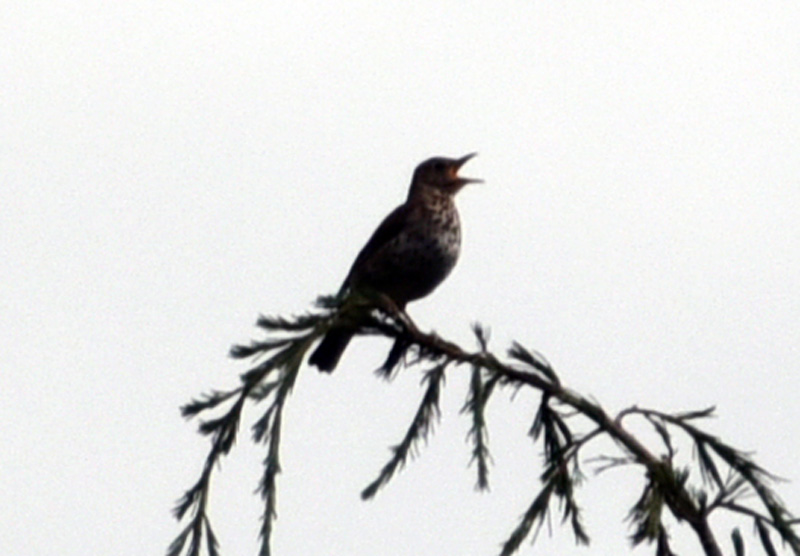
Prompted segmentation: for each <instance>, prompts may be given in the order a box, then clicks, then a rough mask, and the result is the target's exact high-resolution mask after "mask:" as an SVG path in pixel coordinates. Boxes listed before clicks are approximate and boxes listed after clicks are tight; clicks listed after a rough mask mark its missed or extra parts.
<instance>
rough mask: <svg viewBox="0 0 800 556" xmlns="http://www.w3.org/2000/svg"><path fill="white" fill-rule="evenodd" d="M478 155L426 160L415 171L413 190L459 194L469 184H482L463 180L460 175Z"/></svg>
mask: <svg viewBox="0 0 800 556" xmlns="http://www.w3.org/2000/svg"><path fill="white" fill-rule="evenodd" d="M477 154H478V153H470V154H468V155H466V156H462V157H461V158H444V157H440V156H437V157H434V158H430V159H428V160H426V161H425V162H423V163H421V164H420V165H419V166H417V169H416V170H414V178H413V179H412V181H411V185H412V189H413V188H420V187H421V188H433V189H438V190H441V191H444V192H446V193H449V194H455V193H457V192H458V191H459V190H460V189H461V188H462V187H464V186H465V185H467V184H468V183H481V182H482V181H483V180H479V179H475V178H463V177H461V176H459V175H458V171H459V169H460V168H461V167H462V166H463V165H464V164H466V162H467V161H468V160H469V159H471V158H473V157H474V156H476V155H477Z"/></svg>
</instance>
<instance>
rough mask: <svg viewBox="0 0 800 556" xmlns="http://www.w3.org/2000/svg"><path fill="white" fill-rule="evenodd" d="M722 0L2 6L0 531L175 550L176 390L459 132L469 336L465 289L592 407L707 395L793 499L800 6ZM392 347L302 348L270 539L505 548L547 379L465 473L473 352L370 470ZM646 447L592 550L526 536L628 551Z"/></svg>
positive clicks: (441, 301) (480, 311) (346, 242)
mask: <svg viewBox="0 0 800 556" xmlns="http://www.w3.org/2000/svg"><path fill="white" fill-rule="evenodd" d="M731 4H732V3H730V2H722V1H719V2H717V1H710V2H688V1H687V2H683V1H678V2H669V3H659V4H658V5H656V4H647V3H641V2H617V3H614V4H613V6H612V5H608V3H597V2H567V3H564V2H559V3H555V2H550V3H544V2H508V3H506V4H505V5H502V6H499V5H498V4H497V3H490V2H439V3H416V4H415V3H408V2H402V3H401V2H387V3H376V2H348V3H330V4H328V5H324V6H319V5H317V6H312V5H307V3H298V2H277V1H273V2H269V1H267V2H265V1H259V2H214V3H208V2H195V1H192V2H162V1H159V2H136V3H132V2H117V3H109V2H95V1H91V2H82V3H80V4H75V3H68V2H19V3H14V4H9V5H8V6H7V7H6V8H5V9H4V10H3V11H4V15H3V18H2V21H0V168H2V172H1V174H0V175H2V188H0V203H2V205H1V206H2V214H3V216H2V218H0V233H1V234H2V238H3V239H2V255H3V257H2V258H3V264H2V272H1V277H0V328H1V329H2V336H3V346H4V347H3V349H2V350H1V351H0V368H2V375H1V376H2V378H0V386H1V387H2V392H3V395H2V403H1V404H0V420H2V422H3V423H4V425H3V426H2V427H1V428H0V445H2V446H3V454H4V456H3V458H2V473H0V492H2V493H3V500H4V504H3V505H2V509H0V523H2V525H0V553H2V554H7V555H12V556H14V555H19V556H30V555H39V554H42V555H43V554H54V553H58V554H65V555H72V554H74V555H78V554H80V555H85V554H130V555H140V554H160V553H162V552H163V551H164V550H165V548H166V546H167V545H168V543H169V542H170V541H171V540H172V538H173V537H174V535H175V534H176V533H177V532H178V526H177V524H176V523H175V522H174V521H173V519H172V517H171V516H170V514H169V510H170V508H171V507H172V505H173V502H174V501H175V499H177V498H178V497H179V496H180V494H181V493H182V492H183V490H184V489H185V488H187V487H189V486H190V485H191V484H192V483H193V482H194V480H195V479H196V476H197V475H198V473H199V472H200V466H201V462H202V458H203V457H204V455H205V452H206V449H207V444H206V441H205V440H204V439H201V438H200V437H199V436H198V435H196V434H195V432H194V431H195V425H194V424H193V423H191V424H187V423H185V422H183V421H182V420H181V418H180V417H179V414H178V407H179V406H180V405H181V404H183V403H185V402H186V401H188V400H189V399H190V398H192V397H193V396H196V395H197V394H199V393H200V392H202V391H206V390H209V389H210V388H215V387H216V388H225V387H230V386H233V385H234V384H235V383H236V380H237V375H238V373H240V372H242V371H244V370H245V369H246V367H245V366H244V365H242V364H236V363H234V362H231V361H229V360H228V359H227V358H226V352H227V349H228V347H229V346H230V344H232V343H235V342H242V341H247V340H248V339H250V338H251V337H252V336H253V334H256V330H255V329H254V328H253V327H252V323H253V322H254V320H255V318H256V316H257V314H258V313H259V312H265V313H272V314H289V313H297V312H301V311H304V310H306V309H307V308H308V307H309V303H310V302H311V301H312V300H313V299H314V298H315V296H316V295H318V294H320V293H330V292H333V291H334V290H335V289H336V288H337V287H338V286H339V284H340V282H341V280H342V278H343V276H344V274H345V273H346V271H347V269H348V267H349V265H350V262H351V261H352V259H353V257H354V256H355V254H356V253H357V251H358V249H359V248H360V247H361V245H362V244H363V243H364V241H366V239H367V237H368V236H369V234H370V233H371V232H372V230H373V229H374V227H375V226H376V225H377V224H378V222H379V221H380V219H381V218H382V217H383V216H384V215H385V214H386V213H387V212H388V211H389V210H391V209H392V208H393V207H394V206H395V205H396V204H398V203H399V202H400V201H401V200H402V199H403V197H404V196H405V193H406V187H407V184H408V181H409V179H410V175H411V172H412V170H413V168H414V166H415V165H416V164H417V163H418V162H419V161H421V160H423V159H424V158H427V157H428V156H431V155H449V156H457V155H462V154H465V153H467V152H470V151H479V152H480V156H479V157H478V158H477V159H475V160H474V161H472V162H470V164H469V166H468V170H469V171H468V175H470V176H478V177H482V178H484V179H485V180H486V184H485V185H482V186H479V187H478V186H476V187H472V188H469V189H467V190H465V191H464V192H463V193H462V194H461V195H460V197H459V207H460V210H461V216H462V222H463V226H464V245H463V251H462V258H461V261H460V262H459V265H458V267H457V268H456V270H455V272H454V273H453V275H452V276H451V277H450V278H449V279H448V281H447V282H446V283H445V284H444V285H443V286H442V287H441V288H440V289H439V290H437V292H436V293H435V294H434V295H433V296H431V297H430V298H429V299H426V300H424V301H421V302H418V303H416V304H413V305H411V307H410V312H411V314H412V316H413V317H414V318H415V319H417V321H418V323H419V324H420V325H421V326H422V327H425V328H433V329H435V330H437V331H438V332H439V333H440V334H442V335H445V336H447V337H449V338H452V339H454V340H456V341H459V342H462V343H464V344H465V345H467V346H470V345H473V344H472V342H473V340H472V337H471V333H470V331H469V325H470V323H471V322H473V321H475V320H478V321H480V322H483V323H484V324H486V325H488V326H490V327H491V329H492V334H493V336H492V346H493V347H494V349H495V350H497V351H498V352H502V351H503V350H505V348H506V347H507V345H508V343H509V342H510V340H511V339H516V340H519V341H520V342H522V343H524V344H525V345H527V346H529V347H531V348H535V349H538V350H540V351H541V352H543V353H544V354H545V355H546V356H547V357H548V358H549V359H550V361H551V362H552V363H553V364H554V365H555V367H556V369H557V370H558V371H559V372H560V374H561V376H562V379H563V380H564V381H565V382H566V383H567V384H569V385H571V386H572V387H573V388H575V389H576V390H578V391H580V392H582V393H585V394H587V395H592V396H594V397H595V398H596V399H597V400H598V401H600V402H601V403H602V404H604V405H605V407H606V408H607V409H609V410H611V411H616V410H620V409H622V408H625V407H627V406H630V405H632V404H639V405H642V406H648V407H655V408H660V409H665V410H678V409H695V408H702V407H706V406H709V405H716V406H717V407H718V411H719V418H717V419H716V420H714V421H713V422H710V423H708V426H709V427H711V429H712V430H713V431H715V432H717V433H719V434H720V435H721V436H722V437H723V438H724V439H726V440H728V441H730V442H732V443H734V444H735V445H736V446H738V447H741V448H742V449H746V450H753V451H755V452H756V457H757V460H758V461H759V462H760V463H762V464H763V465H765V466H766V467H767V468H768V469H770V470H772V471H774V472H775V473H777V474H779V475H781V476H784V477H787V478H789V479H791V480H792V482H790V483H787V484H782V485H780V486H779V492H780V493H781V495H782V496H783V498H784V500H785V502H786V503H787V504H788V505H789V506H790V507H791V508H794V509H795V510H796V511H800V486H798V484H799V483H798V481H800V465H798V462H797V456H798V444H797V439H798V437H800V410H798V406H797V392H798V391H800V372H799V371H800V369H799V367H800V352H799V351H798V347H797V346H798V343H799V342H798V340H800V337H799V336H800V334H798V331H800V301H799V300H798V299H799V298H798V287H799V286H800V260H798V256H797V255H798V247H800V246H799V245H798V243H800V224H798V214H800V155H798V153H799V152H800V109H798V101H799V100H800V71H798V69H799V68H800V41H798V31H797V30H798V29H800V6H798V4H797V3H796V2H779V1H766V2H765V1H760V2H736V3H734V4H735V5H731ZM386 349H387V345H386V342H385V341H379V340H375V339H362V340H359V341H357V342H356V343H355V344H354V345H353V346H352V347H351V348H350V349H349V350H348V352H347V354H346V355H345V358H344V360H343V361H342V363H341V365H340V366H339V368H338V369H337V371H336V373H335V374H333V375H332V376H322V375H320V374H318V373H317V372H316V370H314V369H304V371H303V373H302V375H301V377H300V380H299V382H298V384H297V386H296V388H295V391H294V393H293V395H292V398H291V400H290V403H289V407H288V409H287V415H286V425H285V431H284V443H283V448H282V454H283V463H284V473H283V475H281V476H280V477H279V499H278V502H279V519H278V521H277V523H276V528H277V529H276V533H275V538H274V548H275V552H276V554H281V555H283V554H310V555H317V554H319V555H328V554H333V555H339V554H344V555H374V554H382V555H387V556H392V555H398V556H399V555H406V554H458V555H462V554H463V555H478V554H492V553H493V552H494V551H495V550H496V548H497V547H498V545H499V543H500V542H501V541H502V540H504V539H505V537H506V536H507V535H508V534H509V533H510V531H511V529H512V527H513V526H515V525H516V522H517V519H518V517H519V516H520V514H521V513H522V512H523V511H524V509H525V508H526V507H527V505H528V504H529V503H530V501H531V499H532V498H533V496H534V495H535V493H536V491H537V477H538V475H539V472H540V465H539V462H540V459H539V447H535V448H534V447H532V446H531V444H530V442H529V440H528V439H527V438H526V436H525V433H526V430H527V428H528V426H529V425H530V421H531V419H532V418H533V411H534V407H535V402H536V398H535V397H534V396H532V395H531V394H521V395H520V396H518V397H516V398H515V399H513V400H510V399H509V396H508V395H507V394H502V395H500V396H498V398H497V399H496V400H495V401H494V403H493V405H492V406H491V411H490V414H489V420H490V434H491V436H490V448H491V450H492V454H493V457H494V462H495V463H494V466H493V467H492V469H491V472H492V474H491V477H490V478H491V484H492V491H491V492H490V493H488V494H478V493H475V492H474V491H473V485H474V482H475V476H474V469H471V468H470V469H468V468H467V462H468V461H469V455H470V452H469V447H468V446H467V445H466V444H465V442H464V438H465V434H466V431H467V430H468V427H469V422H468V419H467V418H466V417H464V416H459V415H458V409H459V408H460V406H461V404H462V403H463V400H464V396H465V393H466V384H467V382H466V378H465V377H466V369H459V370H456V371H455V372H453V373H452V375H451V377H450V379H449V380H448V383H447V389H446V391H445V398H444V403H443V418H442V422H441V424H440V426H439V427H438V429H437V432H436V434H435V435H434V436H433V438H432V439H431V440H430V442H429V445H428V447H427V448H426V449H425V450H424V451H423V453H422V456H421V457H420V458H419V459H418V460H417V461H415V462H413V463H412V464H411V465H410V466H408V467H407V468H406V469H405V470H404V471H403V472H402V473H401V474H400V475H399V477H397V478H396V479H395V480H394V481H393V482H392V483H391V484H390V485H389V487H388V488H387V489H385V490H384V491H383V492H382V493H380V494H379V496H378V498H377V500H375V501H373V502H370V503H362V502H361V501H360V500H359V498H358V494H359V492H360V490H361V488H363V487H364V486H365V485H366V484H367V483H368V482H369V481H371V480H372V479H373V478H374V476H375V474H376V473H377V472H378V470H379V469H380V467H381V466H382V465H383V463H384V461H385V458H386V457H387V456H388V454H389V452H388V450H387V447H388V446H389V445H391V444H394V443H396V442H397V441H398V440H399V439H400V438H401V437H402V434H403V432H404V430H405V427H406V426H407V424H408V421H409V419H410V416H411V415H412V413H413V411H414V409H415V407H416V404H417V403H418V398H419V396H420V394H421V391H420V390H419V388H418V380H419V375H418V374H416V373H412V372H407V373H406V374H404V375H403V376H401V377H399V378H398V379H397V380H396V381H395V382H394V383H392V384H386V383H383V382H380V381H379V380H377V379H375V378H374V377H373V376H372V375H371V370H372V369H373V368H375V367H376V366H377V365H378V364H379V363H380V362H381V361H382V358H383V357H384V355H385V352H386ZM246 438H247V431H244V433H243V436H242V438H241V441H240V443H239V444H238V446H237V449H236V450H235V453H234V455H233V456H232V457H231V458H229V459H228V460H226V461H225V463H224V464H223V466H222V469H221V472H220V473H219V474H218V475H217V483H216V486H215V488H214V490H213V501H212V506H211V516H212V518H213V520H214V523H215V525H216V530H217V533H218V536H219V537H220V540H221V542H222V548H223V551H224V554H226V555H245V554H254V553H255V551H256V545H257V529H258V526H259V515H260V511H261V502H260V500H259V499H258V498H257V496H255V495H253V490H254V489H255V488H256V485H257V481H258V478H259V470H260V462H261V459H262V457H263V453H262V451H261V450H260V449H257V448H252V447H250V446H249V444H248V442H247V441H246ZM687 455H688V453H687ZM636 476H637V475H636V474H635V473H634V472H632V471H628V470H617V471H612V472H609V473H607V474H604V475H601V476H599V477H597V478H593V479H592V480H591V481H590V482H589V483H588V484H587V485H586V487H585V488H584V489H583V490H582V491H581V492H580V493H579V499H580V501H581V502H582V505H583V507H584V509H585V512H586V525H587V528H588V530H589V533H590V535H592V538H593V544H592V546H591V547H590V548H588V549H587V548H576V547H574V543H573V539H572V535H571V533H570V532H569V531H568V530H567V529H562V528H560V527H557V526H554V534H553V536H552V538H551V537H549V536H548V535H547V534H546V532H543V533H542V534H541V535H540V537H539V540H538V543H539V544H538V548H539V551H536V553H548V554H556V553H557V554H567V555H572V554H575V555H579V554H602V555H615V554H620V553H623V552H625V551H626V547H627V546H628V545H627V539H626V536H627V534H629V533H630V531H629V530H628V529H626V528H625V526H624V525H623V523H622V521H623V519H624V517H625V515H626V511H627V508H628V507H629V506H630V504H632V503H633V502H634V501H635V499H636V498H637V497H638V495H639V491H638V488H639V482H638V481H637V480H636ZM719 523H720V524H721V525H727V524H726V522H724V521H721V522H719ZM671 531H672V533H673V534H674V537H675V542H676V546H677V548H678V550H679V551H680V552H681V553H682V554H696V553H698V550H699V549H698V547H697V545H696V544H695V541H694V538H693V537H692V536H691V535H690V534H689V533H688V531H686V530H685V529H684V528H682V527H678V526H676V525H675V524H673V525H672V527H671ZM727 531H728V529H727V528H721V529H720V530H719V537H720V540H721V542H723V543H726V547H728V548H729V547H730V545H729V544H728V538H727V537H728V533H727ZM743 532H744V533H745V537H746V539H748V541H750V539H751V538H752V537H751V536H750V532H751V527H750V524H749V523H747V524H745V526H744V527H743ZM534 552H535V551H533V550H530V549H528V550H527V552H524V553H534ZM651 552H652V550H650V549H644V550H639V551H636V554H650V553H651Z"/></svg>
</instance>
